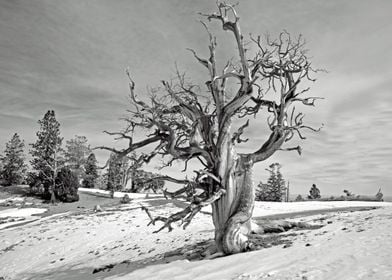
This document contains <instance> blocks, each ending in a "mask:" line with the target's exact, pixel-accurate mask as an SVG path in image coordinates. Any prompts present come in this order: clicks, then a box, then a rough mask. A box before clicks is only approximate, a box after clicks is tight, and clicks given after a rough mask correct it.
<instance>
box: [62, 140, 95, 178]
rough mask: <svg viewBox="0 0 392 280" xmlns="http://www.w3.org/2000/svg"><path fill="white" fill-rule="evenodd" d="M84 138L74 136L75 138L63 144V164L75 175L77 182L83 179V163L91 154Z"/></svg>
mask: <svg viewBox="0 0 392 280" xmlns="http://www.w3.org/2000/svg"><path fill="white" fill-rule="evenodd" d="M87 142H88V141H87V138H86V137H85V136H78V135H75V138H73V139H70V140H68V141H66V143H65V147H66V150H65V163H66V165H67V166H68V167H69V168H70V169H71V170H72V172H74V173H75V174H76V176H77V177H78V180H79V181H80V179H82V178H84V175H85V163H86V160H87V157H88V155H89V154H90V153H91V149H90V146H89V145H88V143H87Z"/></svg>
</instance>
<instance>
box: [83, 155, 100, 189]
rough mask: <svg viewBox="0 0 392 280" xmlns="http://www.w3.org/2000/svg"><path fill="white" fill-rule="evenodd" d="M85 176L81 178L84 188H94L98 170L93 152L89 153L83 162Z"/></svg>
mask: <svg viewBox="0 0 392 280" xmlns="http://www.w3.org/2000/svg"><path fill="white" fill-rule="evenodd" d="M84 169H85V176H84V179H83V184H82V185H83V187H84V188H94V186H95V183H96V180H97V178H98V170H97V159H96V158H95V154H94V153H91V154H90V155H89V156H88V157H87V160H86V163H85V164H84Z"/></svg>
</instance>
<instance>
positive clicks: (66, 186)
mask: <svg viewBox="0 0 392 280" xmlns="http://www.w3.org/2000/svg"><path fill="white" fill-rule="evenodd" d="M55 182H56V187H55V189H54V194H55V196H56V198H58V199H59V200H61V201H63V202H74V201H78V200H79V195H78V188H79V181H78V177H77V176H76V174H75V173H74V172H72V171H71V169H69V168H68V167H66V166H65V167H62V168H61V169H60V171H59V172H58V174H57V176H56V181H55Z"/></svg>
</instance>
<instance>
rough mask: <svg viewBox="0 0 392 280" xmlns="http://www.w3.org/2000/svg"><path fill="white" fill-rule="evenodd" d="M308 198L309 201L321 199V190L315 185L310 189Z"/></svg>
mask: <svg viewBox="0 0 392 280" xmlns="http://www.w3.org/2000/svg"><path fill="white" fill-rule="evenodd" d="M308 198H309V199H319V198H321V195H320V190H319V189H318V188H317V187H316V184H313V185H312V187H311V188H310V191H309V195H308Z"/></svg>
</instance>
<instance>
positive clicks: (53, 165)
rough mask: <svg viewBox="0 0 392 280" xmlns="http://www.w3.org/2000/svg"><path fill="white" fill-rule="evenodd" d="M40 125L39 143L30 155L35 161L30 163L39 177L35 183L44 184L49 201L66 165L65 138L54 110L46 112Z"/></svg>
mask: <svg viewBox="0 0 392 280" xmlns="http://www.w3.org/2000/svg"><path fill="white" fill-rule="evenodd" d="M38 123H39V125H40V130H39V131H38V132H37V137H38V139H37V141H36V142H35V143H34V144H31V147H32V149H31V150H30V154H31V155H32V157H33V159H32V160H31V162H30V163H31V166H32V167H33V169H34V170H35V171H36V176H37V177H36V178H35V181H36V182H34V183H35V184H37V183H42V184H43V187H44V189H45V191H44V197H45V198H47V199H49V198H50V196H51V193H52V192H53V191H54V189H55V185H56V183H55V180H56V176H57V173H58V171H59V170H60V168H61V167H62V166H63V164H64V160H63V158H62V152H63V151H62V148H61V144H62V141H63V138H62V137H60V123H59V122H58V121H57V120H56V116H55V112H54V111H53V110H49V111H48V112H46V114H45V116H44V117H43V119H42V120H39V121H38Z"/></svg>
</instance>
